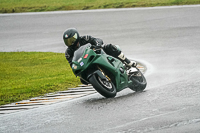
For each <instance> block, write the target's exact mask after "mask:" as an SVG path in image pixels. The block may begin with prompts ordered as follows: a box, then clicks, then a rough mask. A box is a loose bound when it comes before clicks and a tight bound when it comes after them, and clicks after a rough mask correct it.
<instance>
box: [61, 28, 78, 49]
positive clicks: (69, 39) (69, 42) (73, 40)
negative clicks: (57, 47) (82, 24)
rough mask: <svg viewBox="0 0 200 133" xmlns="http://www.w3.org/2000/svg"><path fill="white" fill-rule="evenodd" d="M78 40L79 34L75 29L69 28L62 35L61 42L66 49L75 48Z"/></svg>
mask: <svg viewBox="0 0 200 133" xmlns="http://www.w3.org/2000/svg"><path fill="white" fill-rule="evenodd" d="M78 39H79V33H78V31H77V30H76V29H75V28H69V29H67V30H66V31H65V32H64V34H63V40H64V42H65V45H66V46H68V47H73V46H74V47H76V45H77V43H78Z"/></svg>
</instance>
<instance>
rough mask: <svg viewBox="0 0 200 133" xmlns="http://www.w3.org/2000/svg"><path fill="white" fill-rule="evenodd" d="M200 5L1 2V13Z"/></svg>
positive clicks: (127, 0) (138, 0)
mask: <svg viewBox="0 0 200 133" xmlns="http://www.w3.org/2000/svg"><path fill="white" fill-rule="evenodd" d="M189 4H200V0H0V13H11V12H39V11H58V10H86V9H103V8H126V7H152V6H169V5H189Z"/></svg>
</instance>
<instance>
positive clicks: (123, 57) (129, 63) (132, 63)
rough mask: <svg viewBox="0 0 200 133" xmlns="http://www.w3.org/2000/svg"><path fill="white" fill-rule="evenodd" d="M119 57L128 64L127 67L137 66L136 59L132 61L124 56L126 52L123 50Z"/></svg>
mask: <svg viewBox="0 0 200 133" xmlns="http://www.w3.org/2000/svg"><path fill="white" fill-rule="evenodd" d="M118 58H119V59H120V60H121V61H122V62H123V63H124V64H125V65H126V66H127V67H136V66H137V62H135V61H130V60H129V59H128V58H126V57H125V56H124V54H123V53H122V52H121V53H120V54H119V55H118Z"/></svg>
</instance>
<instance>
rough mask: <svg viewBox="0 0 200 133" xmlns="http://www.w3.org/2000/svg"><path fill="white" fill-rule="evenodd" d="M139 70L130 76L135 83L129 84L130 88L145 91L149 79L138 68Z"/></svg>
mask: <svg viewBox="0 0 200 133" xmlns="http://www.w3.org/2000/svg"><path fill="white" fill-rule="evenodd" d="M136 69H137V70H138V71H137V72H134V73H133V74H132V75H131V76H130V80H132V82H133V84H132V85H131V86H129V88H130V89H131V90H133V91H136V92H137V91H143V90H144V89H145V88H146V86H147V81H146V79H145V77H144V75H143V74H142V73H141V71H140V70H139V69H138V68H136Z"/></svg>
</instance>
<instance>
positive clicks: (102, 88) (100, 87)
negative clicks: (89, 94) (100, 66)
mask: <svg viewBox="0 0 200 133" xmlns="http://www.w3.org/2000/svg"><path fill="white" fill-rule="evenodd" d="M89 81H90V83H91V84H92V86H93V87H94V89H95V90H96V91H97V92H99V93H100V94H101V95H102V96H104V97H106V98H113V97H115V96H116V93H117V92H116V88H115V86H114V84H113V83H112V82H110V81H109V80H108V79H107V80H103V79H101V78H100V77H99V76H98V75H95V74H94V75H92V76H91V77H90V78H89Z"/></svg>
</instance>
